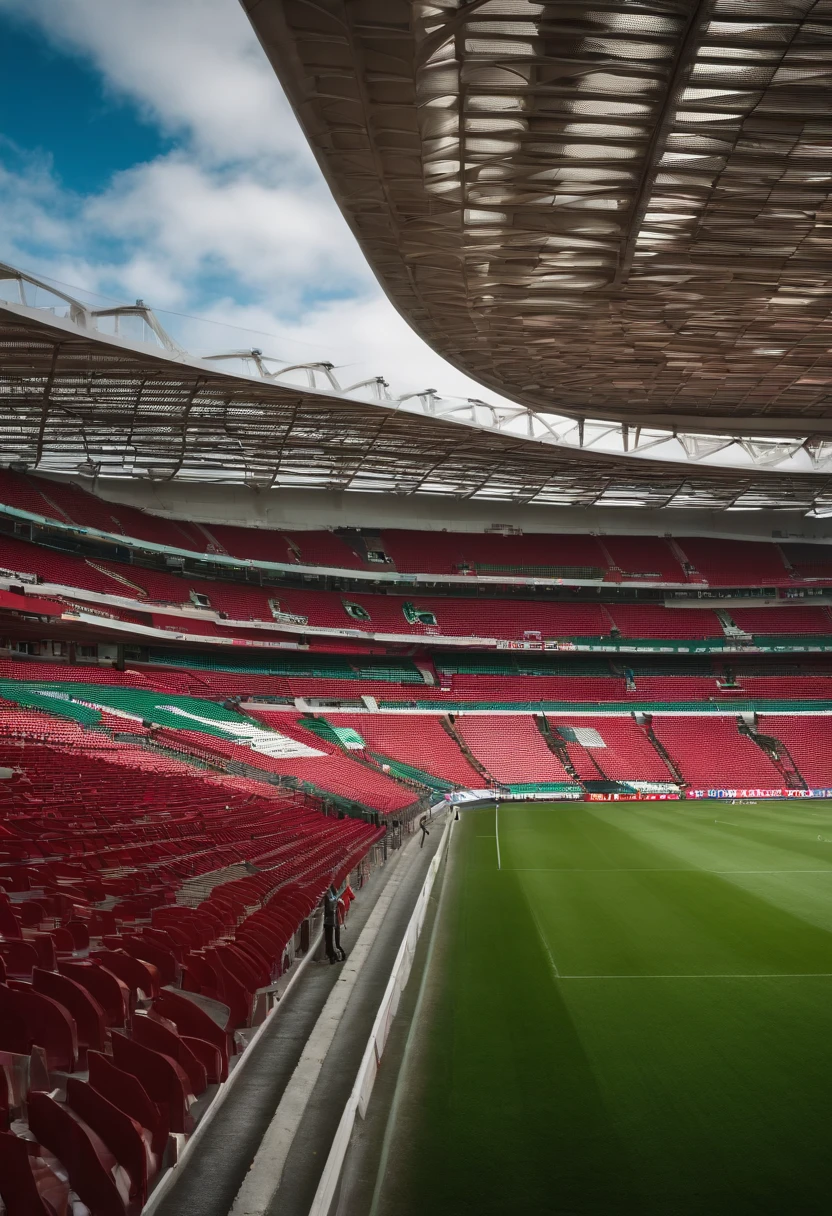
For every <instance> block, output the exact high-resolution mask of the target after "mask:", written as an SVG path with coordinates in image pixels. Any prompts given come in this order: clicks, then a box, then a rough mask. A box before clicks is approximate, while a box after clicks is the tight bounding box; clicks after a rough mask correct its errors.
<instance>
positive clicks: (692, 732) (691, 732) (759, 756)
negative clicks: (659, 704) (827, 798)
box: [653, 717, 784, 789]
mask: <svg viewBox="0 0 832 1216" xmlns="http://www.w3.org/2000/svg"><path fill="white" fill-rule="evenodd" d="M653 730H654V731H655V734H656V737H657V739H659V741H660V742H661V743H662V744H663V746H664V747H665V748H666V750H667V751H668V752H669V753H670V755H671V757H672V758H673V760H674V761H675V762H676V765H677V767H678V768H679V769H680V771H681V773H682V775H683V776H684V778H685V780H686V781H687V782H688V783H689V784H690V785H691V786H693V787H695V788H697V789H782V788H783V785H784V778H783V774H782V773H780V772H779V771H778V769H777V768H775V766H774V764H773V763H772V762H771V760H770V759H769V758H768V756H767V755H766V753H765V752H764V751H763V750H762V748H760V747H758V746H757V744H756V743H753V742H752V741H751V740H750V739H749V738H748V737H747V736H746V735H741V734H740V733H739V730H738V729H737V723H736V721H735V720H734V719H733V718H659V717H656V718H654V719H653Z"/></svg>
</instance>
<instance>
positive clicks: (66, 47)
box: [0, 0, 486, 396]
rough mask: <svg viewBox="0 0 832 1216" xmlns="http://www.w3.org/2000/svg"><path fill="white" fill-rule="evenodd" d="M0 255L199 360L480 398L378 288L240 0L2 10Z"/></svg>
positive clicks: (64, 1) (59, 1) (69, 3)
mask: <svg viewBox="0 0 832 1216" xmlns="http://www.w3.org/2000/svg"><path fill="white" fill-rule="evenodd" d="M0 260H4V261H7V262H11V263H12V264H14V265H17V266H21V267H23V268H25V269H27V270H30V271H33V272H35V273H37V274H41V275H44V276H48V277H51V278H53V279H55V280H59V281H60V282H62V283H65V284H69V285H73V286H75V287H76V288H77V289H79V290H83V291H86V292H89V293H98V294H102V295H105V296H108V297H112V298H114V299H118V300H132V299H134V298H136V297H141V298H142V299H144V300H145V301H146V302H148V303H149V304H151V305H152V306H153V307H154V308H156V309H157V310H159V311H160V312H161V314H162V320H163V323H164V324H165V325H166V327H167V328H169V329H170V330H171V331H172V332H173V333H174V334H175V336H176V337H177V338H178V339H179V340H180V341H181V342H182V343H183V345H185V346H186V347H187V348H188V349H190V350H192V351H193V352H194V353H195V354H205V353H208V352H209V351H211V350H214V351H216V350H223V349H228V348H229V347H230V346H233V347H234V348H239V347H243V346H250V345H257V346H259V347H262V348H263V349H264V350H266V351H267V352H268V353H274V354H275V355H277V356H279V357H281V358H285V359H287V360H289V361H291V362H295V361H301V360H308V359H312V358H320V359H324V358H330V359H332V361H333V362H334V363H336V365H338V366H339V367H341V369H342V372H341V378H342V382H344V383H349V382H350V381H356V380H359V379H362V378H364V377H365V376H369V375H374V374H384V375H385V376H386V377H387V378H388V380H390V381H391V383H392V386H393V388H394V389H395V390H396V391H398V392H409V391H414V390H418V389H422V388H425V387H427V386H428V385H430V386H433V387H436V388H438V389H439V390H440V391H442V392H445V393H448V394H459V395H468V394H470V395H476V396H486V394H484V393H483V390H481V389H480V388H479V387H478V386H477V385H475V384H474V382H473V381H471V380H469V379H468V378H467V377H465V376H463V375H461V373H459V372H457V371H455V370H454V369H453V368H451V367H450V366H449V365H448V364H446V363H445V362H444V361H443V360H441V359H439V358H438V356H436V355H434V354H433V352H432V351H430V350H429V349H428V348H427V347H426V346H425V345H424V344H423V343H422V342H421V341H420V340H419V339H418V338H417V337H416V336H415V335H414V334H413V333H412V332H411V331H410V330H409V328H408V327H407V326H406V325H405V323H404V322H403V321H402V320H401V318H400V317H399V316H398V315H397V314H396V313H395V311H394V310H393V308H392V307H391V305H390V304H389V303H388V302H387V300H386V299H385V297H384V296H383V294H382V292H381V291H380V289H379V287H378V285H377V283H376V282H375V279H374V278H373V276H372V274H371V273H370V271H369V269H368V268H367V266H366V263H365V261H364V258H363V256H362V255H361V253H360V250H359V249H358V247H357V245H356V243H355V241H354V240H353V238H352V235H351V234H350V232H349V230H348V228H347V226H346V224H345V222H344V220H343V218H342V217H341V215H340V212H339V211H338V209H337V207H336V206H335V204H334V202H333V201H332V198H331V196H330V194H329V191H328V190H327V188H326V186H325V184H324V182H323V179H322V177H321V175H320V172H319V170H318V168H317V165H316V164H315V162H314V160H313V158H312V155H311V153H310V152H309V149H308V147H307V145H306V141H305V140H304V138H303V136H302V134H301V132H300V131H299V129H298V126H297V123H296V121H295V119H294V117H293V115H292V113H291V110H290V109H289V106H288V104H287V102H286V100H285V98H284V97H283V94H282V92H281V89H280V86H279V85H278V83H277V81H276V79H275V77H274V74H273V72H272V70H271V68H270V66H269V65H268V63H267V61H266V59H265V56H264V55H263V52H262V50H261V48H260V46H259V44H258V43H257V40H256V38H255V37H254V34H253V32H252V30H251V27H250V26H249V24H248V21H247V20H246V17H245V15H244V13H243V11H242V9H241V7H240V5H239V3H238V0H175V2H174V0H116V2H114V0H0ZM173 314H189V315H198V316H200V317H203V318H207V319H208V320H209V321H211V322H212V324H210V325H209V324H206V323H205V322H202V321H200V322H196V321H191V320H188V319H187V316H175V315H173ZM231 327H236V328H231ZM266 335H271V336H266Z"/></svg>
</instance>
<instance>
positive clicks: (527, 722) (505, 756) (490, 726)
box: [456, 715, 572, 784]
mask: <svg viewBox="0 0 832 1216" xmlns="http://www.w3.org/2000/svg"><path fill="white" fill-rule="evenodd" d="M456 726H457V730H458V732H459V734H460V736H461V738H462V739H464V740H465V743H466V744H467V745H468V747H469V748H470V749H471V751H472V752H473V754H474V755H475V756H476V757H477V759H478V760H479V761H480V763H481V764H482V765H484V767H485V769H486V770H487V771H488V772H489V773H490V774H491V776H492V777H493V778H494V779H495V780H496V781H500V782H503V783H505V784H513V783H526V782H536V781H571V780H572V778H571V777H570V776H569V774H568V773H567V771H566V769H565V768H564V767H563V765H562V764H561V762H560V761H559V760H558V758H557V756H555V755H554V753H553V752H551V751H550V750H549V748H548V746H547V744H546V741H545V740H544V738H543V736H542V735H541V734H540V731H539V730H538V728H537V724H536V723H535V720H534V718H533V717H532V716H531V715H529V716H525V715H522V716H521V715H517V716H511V717H501V718H487V717H482V718H479V717H475V718H474V717H472V718H459V719H458V720H457V723H456Z"/></svg>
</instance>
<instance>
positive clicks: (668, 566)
mask: <svg viewBox="0 0 832 1216" xmlns="http://www.w3.org/2000/svg"><path fill="white" fill-rule="evenodd" d="M603 543H604V548H605V549H606V550H607V552H608V553H609V555H610V557H611V558H612V560H613V562H614V563H615V565H616V566H617V568H618V569H619V570H620V571H621V573H622V575H624V576H625V577H630V578H645V577H646V578H651V579H657V580H658V581H660V582H662V583H684V582H686V581H687V579H686V577H685V572H684V570H683V569H682V567H681V566H680V564H679V561H678V559H677V557H676V555H675V553H674V552H673V550H672V549H671V547H670V545H669V544H668V543H667V541H666V540H663V539H662V538H661V537H659V536H605V537H604V541H603Z"/></svg>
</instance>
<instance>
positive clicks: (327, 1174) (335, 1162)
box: [309, 815, 453, 1216]
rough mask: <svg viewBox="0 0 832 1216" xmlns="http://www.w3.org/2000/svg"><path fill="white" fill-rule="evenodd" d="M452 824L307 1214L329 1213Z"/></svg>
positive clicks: (437, 855)
mask: <svg viewBox="0 0 832 1216" xmlns="http://www.w3.org/2000/svg"><path fill="white" fill-rule="evenodd" d="M452 823H453V819H452V818H451V816H450V815H449V816H448V821H447V823H446V824H445V830H444V831H443V833H442V839H441V840H440V842H439V848H438V849H437V850H436V852H435V853H434V855H433V858H432V859H431V863H430V867H429V868H428V872H427V877H426V878H425V881H424V884H423V886H422V889H421V891H420V892H419V895H418V898H417V900H416V906H415V908H414V909H413V915H412V916H411V918H410V921H409V923H408V926H407V930H406V932H405V935H404V940H403V941H402V944H401V946H400V947H399V951H398V954H397V955H396V961H395V962H394V964H393V970H392V971H391V973H390V980H389V982H388V984H387V988H386V989H385V992H384V996H383V997H382V1000H381V1005H380V1006H379V1010H378V1013H377V1014H376V1019H375V1021H374V1022H373V1029H372V1030H371V1031H370V1038H369V1041H368V1043H367V1046H366V1048H365V1051H364V1055H363V1056H362V1059H361V1064H360V1065H359V1068H358V1075H357V1076H356V1078H355V1084H354V1085H353V1087H352V1092H351V1093H350V1096H349V1098H348V1100H347V1105H346V1106H345V1107H344V1113H343V1115H342V1116H341V1122H340V1123H339V1124H338V1130H337V1131H336V1133H335V1139H334V1140H333V1142H332V1148H331V1149H330V1150H329V1156H328V1157H327V1160H326V1164H325V1165H324V1170H323V1173H322V1174H321V1180H320V1182H319V1183H318V1189H317V1191H316V1192H315V1198H314V1200H313V1201H312V1207H311V1208H310V1209H309V1216H326V1214H327V1213H328V1212H329V1209H330V1206H331V1204H332V1200H333V1198H334V1197H335V1191H336V1188H337V1186H338V1179H339V1177H340V1176H341V1167H342V1166H343V1164H344V1158H345V1157H346V1154H347V1148H348V1146H349V1142H350V1136H351V1135H352V1129H353V1127H354V1125H355V1119H356V1115H360V1116H361V1118H362V1119H363V1118H364V1117H365V1115H366V1113H367V1107H368V1106H369V1103H370V1095H371V1094H372V1092H373V1085H374V1084H375V1079H376V1075H377V1073H378V1069H379V1065H380V1063H381V1057H382V1055H383V1054H384V1049H385V1047H386V1046H387V1038H388V1035H389V1034H390V1027H391V1025H392V1023H393V1018H394V1017H395V1016H396V1012H397V1010H398V1008H399V1001H400V999H401V995H402V992H403V991H404V989H405V986H406V984H407V981H408V979H409V978H410V972H411V969H412V967H413V959H414V956H415V954H416V946H417V945H418V942H419V937H420V936H421V933H422V926H423V925H424V923H425V916H426V914H427V909H428V900H429V899H430V893H431V891H432V890H433V884H434V881H435V879H436V875H437V872H438V870H439V866H440V865H441V863H442V857H443V855H444V853H445V849H446V847H447V844H448V840H449V838H450V833H451V825H452Z"/></svg>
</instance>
